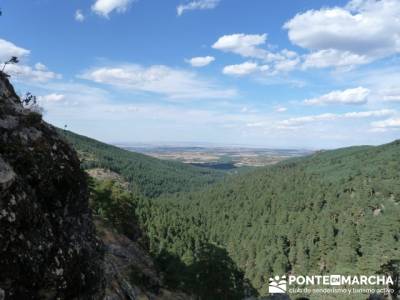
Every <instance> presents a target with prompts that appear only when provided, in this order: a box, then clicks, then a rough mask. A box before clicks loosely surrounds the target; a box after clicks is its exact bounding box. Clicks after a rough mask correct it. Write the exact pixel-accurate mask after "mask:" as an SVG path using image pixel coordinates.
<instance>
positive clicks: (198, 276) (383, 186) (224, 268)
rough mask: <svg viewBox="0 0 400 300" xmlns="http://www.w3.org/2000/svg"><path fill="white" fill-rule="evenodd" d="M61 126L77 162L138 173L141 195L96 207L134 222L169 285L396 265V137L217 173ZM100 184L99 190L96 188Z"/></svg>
mask: <svg viewBox="0 0 400 300" xmlns="http://www.w3.org/2000/svg"><path fill="white" fill-rule="evenodd" d="M66 134H67V138H68V139H70V141H72V142H73V144H74V145H75V146H76V147H77V149H78V151H80V152H81V155H82V156H83V158H84V165H85V166H86V167H102V168H108V169H111V170H112V171H115V172H117V173H121V174H122V175H123V176H124V177H125V178H128V179H130V180H131V181H133V182H139V183H142V181H140V177H141V176H145V178H147V180H148V183H147V184H145V185H143V186H144V187H145V189H144V190H143V191H144V193H140V192H138V191H137V190H131V193H130V196H127V197H128V198H126V199H125V197H122V198H123V199H124V200H121V199H122V198H121V197H116V196H113V197H105V198H104V197H101V199H103V200H101V201H98V200H95V201H94V206H93V207H94V210H95V211H96V212H97V213H98V214H100V215H103V217H104V218H105V219H107V220H109V221H110V222H111V223H112V224H114V227H115V228H119V229H118V230H119V231H120V232H123V233H124V234H126V235H127V236H131V235H135V233H134V232H130V228H129V227H130V226H129V223H130V220H131V218H133V219H134V220H135V222H136V220H137V222H138V225H139V226H140V227H141V228H142V230H143V231H144V233H145V235H146V236H147V237H146V240H148V241H149V245H150V250H151V253H152V255H153V256H154V257H155V258H156V262H157V264H158V267H159V268H161V270H162V271H163V272H164V274H165V279H166V284H167V285H168V287H170V288H172V289H174V288H177V289H180V290H183V291H186V292H188V293H189V294H195V295H199V296H200V297H201V299H242V298H243V297H244V296H245V295H246V294H253V295H254V294H256V292H255V290H256V291H258V293H259V294H261V295H266V294H267V293H268V279H269V277H270V276H272V275H280V274H285V273H289V272H291V273H295V274H302V275H307V274H329V273H330V274H333V273H335V274H351V275H357V274H367V275H368V274H376V273H386V274H387V273H388V272H389V273H390V272H397V273H400V270H399V267H400V141H395V142H393V143H390V144H387V145H382V146H378V147H371V146H359V147H351V148H345V149H338V150H332V151H322V152H318V153H315V154H314V155H311V156H309V157H305V158H296V159H290V160H287V161H284V162H282V163H279V164H277V165H275V166H270V167H265V168H260V169H257V170H255V171H253V172H249V173H246V174H242V175H240V174H239V175H237V176H227V177H225V179H221V180H219V181H215V179H216V178H219V176H220V175H219V174H215V173H213V171H209V170H207V172H210V173H206V174H203V173H201V172H198V171H199V170H198V169H196V168H195V169H192V168H191V167H188V168H186V166H184V165H183V166H182V165H181V164H175V163H171V164H170V163H169V162H164V161H158V160H156V159H152V158H148V157H146V156H143V155H138V154H135V153H131V152H127V151H124V150H121V149H118V148H115V147H112V146H108V145H105V144H102V143H99V142H96V141H94V140H91V139H87V138H84V137H80V136H77V135H72V134H69V133H68V132H67V133H66ZM74 139H76V140H74ZM99 158H100V159H99ZM138 164H139V165H140V167H138ZM115 166H117V167H115ZM171 166H176V167H177V168H176V169H174V168H171ZM158 168H160V169H158ZM171 170H172V171H171ZM182 170H183V172H182V173H181V171H182ZM194 170H195V171H194ZM170 171H171V172H170ZM200 171H204V169H201V170H200ZM185 172H188V173H186V174H190V175H191V176H192V177H190V181H189V182H190V184H188V185H185V184H187V183H188V181H187V180H188V177H185V176H181V174H185ZM129 174H131V175H130V176H132V177H128V176H129ZM163 174H167V175H168V176H165V177H166V178H168V180H166V181H162V180H161V181H160V177H159V176H161V175H163ZM171 174H172V175H173V176H171ZM154 176H155V177H154ZM171 178H172V179H171ZM205 178H207V180H206V181H205V180H204V179H205ZM208 178H210V180H208ZM135 180H137V181H135ZM154 182H162V184H160V185H155V187H156V191H157V193H152V192H149V191H152V189H153V188H154ZM211 182H215V184H212V185H207V183H211ZM106 185H107V184H106ZM182 185H183V186H182ZM104 187H105V186H104V185H103V186H102V187H101V186H98V187H97V188H96V190H98V193H100V195H103V194H104V192H103V190H104ZM115 188H117V187H116V186H114V187H112V189H115ZM117 189H118V188H117ZM190 189H193V190H192V191H188V190H190ZM146 191H147V192H146ZM174 191H188V192H182V193H178V194H174V195H171V194H170V193H171V192H174ZM121 192H122V191H121ZM114 194H115V193H114ZM117 194H118V193H117ZM143 195H145V196H143ZM156 196H159V197H157V199H154V197H156ZM99 199H100V198H99ZM124 203H125V204H124ZM126 203H130V204H129V205H130V206H131V207H134V210H127V209H126V207H125V205H126ZM131 215H132V216H131ZM397 288H398V286H397ZM351 297H353V296H351ZM361 297H363V296H361ZM364 298H365V297H364ZM364 298H360V299H364ZM311 299H312V297H311ZM327 299H328V298H327ZM343 299H344V298H343ZM349 299H356V298H349ZM357 299H358V298H357Z"/></svg>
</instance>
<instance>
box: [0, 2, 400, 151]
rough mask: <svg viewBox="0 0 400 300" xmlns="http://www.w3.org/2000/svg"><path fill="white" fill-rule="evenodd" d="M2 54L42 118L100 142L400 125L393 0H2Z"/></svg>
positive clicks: (295, 139)
mask: <svg viewBox="0 0 400 300" xmlns="http://www.w3.org/2000/svg"><path fill="white" fill-rule="evenodd" d="M0 8H1V10H2V16H1V17H0V62H4V61H6V60H8V59H9V58H10V57H11V56H17V57H19V59H20V62H19V63H18V64H15V65H11V64H10V65H7V66H6V69H5V71H6V72H7V73H8V74H10V75H11V80H12V82H13V84H14V85H15V87H16V90H17V92H18V93H19V94H20V95H24V94H25V93H26V92H27V91H29V92H31V93H33V94H34V95H36V96H37V99H38V103H39V105H40V106H41V107H42V108H43V110H44V119H45V120H46V121H48V122H50V123H51V124H54V125H56V126H59V127H64V125H67V126H68V128H69V129H70V130H72V131H74V132H77V133H80V134H84V135H87V136H90V137H93V138H96V139H99V140H101V141H105V142H109V143H126V144H138V143H159V144H161V143H162V144H166V143H198V144H201V143H204V144H206V143H207V144H215V145H247V146H262V147H269V148H309V149H321V148H337V147H344V146H350V145H360V144H373V145H376V144H382V143H387V142H390V141H393V140H395V139H398V138H399V136H400V84H399V83H400V59H399V55H398V54H399V53H400V34H399V32H400V19H399V17H398V16H399V15H400V1H398V0H350V1H342V0H326V1H323V0H313V1H309V0H296V1H293V0H280V1H265V0H251V1H244V0H164V1H161V0H57V1H54V0H30V1H26V0H0Z"/></svg>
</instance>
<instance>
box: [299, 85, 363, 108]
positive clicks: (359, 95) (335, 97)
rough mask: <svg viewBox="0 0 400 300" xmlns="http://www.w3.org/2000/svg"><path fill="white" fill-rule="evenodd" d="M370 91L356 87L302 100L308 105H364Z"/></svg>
mask: <svg viewBox="0 0 400 300" xmlns="http://www.w3.org/2000/svg"><path fill="white" fill-rule="evenodd" d="M369 94H370V90H369V89H366V88H364V87H357V88H353V89H347V90H342V91H339V90H338V91H332V92H330V93H328V94H325V95H322V96H320V97H317V98H311V99H306V100H304V103H305V104H308V105H323V104H353V105H354V104H355V105H359V104H365V103H367V99H368V95H369Z"/></svg>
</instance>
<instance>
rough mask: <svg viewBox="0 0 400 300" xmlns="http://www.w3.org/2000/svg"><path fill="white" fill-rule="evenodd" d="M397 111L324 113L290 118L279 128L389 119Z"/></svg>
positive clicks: (279, 124)
mask: <svg viewBox="0 0 400 300" xmlns="http://www.w3.org/2000/svg"><path fill="white" fill-rule="evenodd" d="M395 113H396V111H395V110H391V109H381V110H370V111H357V112H348V113H343V114H335V113H324V114H319V115H311V116H304V117H297V118H290V119H287V120H283V121H281V122H279V123H278V127H279V128H281V129H293V128H297V127H299V126H303V125H306V124H309V123H315V122H323V121H334V120H339V119H362V118H372V117H387V116H390V115H393V114H395Z"/></svg>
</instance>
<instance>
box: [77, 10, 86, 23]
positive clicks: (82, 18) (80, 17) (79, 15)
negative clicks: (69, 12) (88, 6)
mask: <svg viewBox="0 0 400 300" xmlns="http://www.w3.org/2000/svg"><path fill="white" fill-rule="evenodd" d="M75 20H76V21H78V22H83V21H85V15H84V14H83V12H82V10H80V9H78V10H76V12H75Z"/></svg>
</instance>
